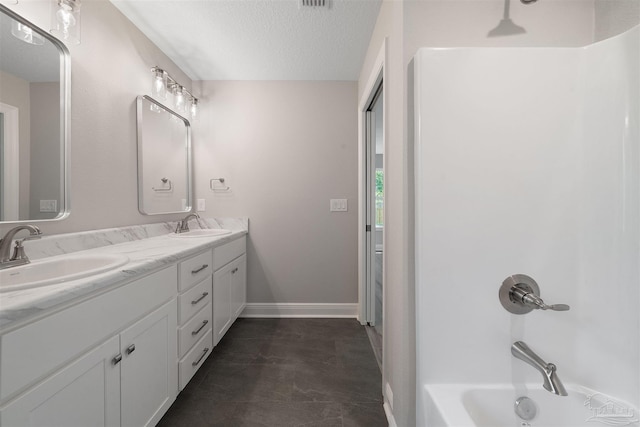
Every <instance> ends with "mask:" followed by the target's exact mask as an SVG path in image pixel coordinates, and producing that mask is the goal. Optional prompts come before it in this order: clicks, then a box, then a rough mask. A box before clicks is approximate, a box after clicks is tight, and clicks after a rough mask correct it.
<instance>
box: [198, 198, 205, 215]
mask: <svg viewBox="0 0 640 427" xmlns="http://www.w3.org/2000/svg"><path fill="white" fill-rule="evenodd" d="M206 206H207V204H206V202H205V200H204V199H198V212H204V211H206V210H207V207H206Z"/></svg>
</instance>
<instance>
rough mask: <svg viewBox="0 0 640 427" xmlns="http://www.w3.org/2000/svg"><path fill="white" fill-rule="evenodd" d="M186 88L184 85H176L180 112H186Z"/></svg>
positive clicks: (177, 103)
mask: <svg viewBox="0 0 640 427" xmlns="http://www.w3.org/2000/svg"><path fill="white" fill-rule="evenodd" d="M183 90H184V88H183V87H182V86H176V92H175V95H176V111H177V112H178V113H184V112H185V104H184V92H183Z"/></svg>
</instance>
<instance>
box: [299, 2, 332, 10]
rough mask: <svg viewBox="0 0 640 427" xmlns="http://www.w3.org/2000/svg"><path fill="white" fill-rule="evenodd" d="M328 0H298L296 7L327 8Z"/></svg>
mask: <svg viewBox="0 0 640 427" xmlns="http://www.w3.org/2000/svg"><path fill="white" fill-rule="evenodd" d="M329 1H330V0H298V7H299V8H300V9H309V8H323V9H329Z"/></svg>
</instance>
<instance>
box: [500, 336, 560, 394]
mask: <svg viewBox="0 0 640 427" xmlns="http://www.w3.org/2000/svg"><path fill="white" fill-rule="evenodd" d="M511 354H513V356H514V357H515V358H516V359H520V360H522V361H524V362H527V363H528V364H529V365H531V366H533V367H534V368H536V369H537V370H538V371H540V373H541V374H542V377H543V379H544V384H542V386H543V387H544V388H545V390H547V391H550V392H551V393H553V394H556V395H558V396H567V391H566V390H565V389H564V386H563V385H562V381H560V378H558V376H557V375H556V365H554V364H553V363H546V362H545V361H544V360H542V359H541V358H540V356H538V355H537V354H535V353H534V352H533V350H531V349H530V348H529V346H528V345H527V344H525V343H524V342H522V341H517V342H514V343H513V345H512V346H511Z"/></svg>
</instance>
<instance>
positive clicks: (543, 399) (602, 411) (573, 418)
mask: <svg viewBox="0 0 640 427" xmlns="http://www.w3.org/2000/svg"><path fill="white" fill-rule="evenodd" d="M566 389H567V392H568V394H569V395H568V396H564V397H560V396H555V395H553V394H551V393H549V392H548V391H546V390H544V389H543V388H542V386H541V385H531V386H514V385H512V384H491V385H465V384H454V385H452V384H436V385H427V386H425V390H424V391H425V393H424V395H423V397H424V402H423V404H424V409H425V413H426V417H427V418H426V426H425V427H466V426H470V427H471V426H476V427H529V426H530V427H536V426H538V427H556V426H557V427H573V426H590V427H597V426H631V427H639V424H638V417H639V413H638V408H635V407H633V406H632V405H630V404H628V403H627V402H624V401H620V400H618V399H614V398H612V397H609V396H606V395H604V394H601V393H597V392H595V391H593V390H590V389H587V388H585V387H579V386H566ZM522 396H526V397H528V398H530V399H532V400H533V401H534V402H535V406H536V409H537V415H536V416H535V417H534V418H533V419H531V420H529V421H527V420H523V419H522V418H520V417H518V416H517V415H516V413H515V410H514V404H515V401H516V399H518V398H519V397H522Z"/></svg>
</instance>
